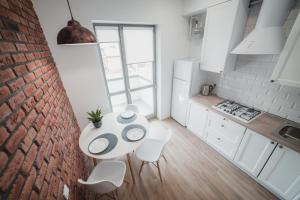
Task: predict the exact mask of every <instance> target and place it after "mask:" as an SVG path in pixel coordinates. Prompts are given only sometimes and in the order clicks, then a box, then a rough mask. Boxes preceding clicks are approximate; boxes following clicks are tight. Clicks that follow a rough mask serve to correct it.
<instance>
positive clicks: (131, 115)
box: [121, 110, 135, 119]
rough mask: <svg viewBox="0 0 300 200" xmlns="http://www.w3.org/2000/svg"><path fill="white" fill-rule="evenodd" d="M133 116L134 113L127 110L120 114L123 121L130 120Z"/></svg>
mask: <svg viewBox="0 0 300 200" xmlns="http://www.w3.org/2000/svg"><path fill="white" fill-rule="evenodd" d="M134 115H135V112H133V111H131V110H128V111H125V112H122V113H121V117H122V118H124V119H130V118H131V117H133V116H134Z"/></svg>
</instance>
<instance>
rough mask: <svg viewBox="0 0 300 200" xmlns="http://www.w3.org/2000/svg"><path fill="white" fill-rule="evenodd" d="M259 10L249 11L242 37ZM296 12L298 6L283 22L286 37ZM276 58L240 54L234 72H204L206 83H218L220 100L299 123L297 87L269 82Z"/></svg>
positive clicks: (299, 111) (252, 23) (251, 26)
mask: <svg viewBox="0 0 300 200" xmlns="http://www.w3.org/2000/svg"><path fill="white" fill-rule="evenodd" d="M298 2H300V1H298ZM259 9H260V6H255V7H253V8H251V10H250V13H249V17H248V21H247V28H246V30H245V34H244V35H247V34H248V33H249V32H251V30H252V29H253V28H254V26H255V23H256V20H257V16H258V12H259ZM299 10H300V3H298V4H297V6H296V7H295V9H293V10H292V12H291V13H290V15H289V17H288V19H287V21H286V23H285V29H286V31H287V34H288V32H289V31H290V29H291V27H292V25H293V23H294V20H295V18H296V16H297V14H298V13H299ZM278 58H279V55H263V56H262V55H239V56H238V58H237V62H236V68H235V71H232V72H228V73H226V74H222V75H218V74H215V73H207V80H208V82H209V83H216V84H217V88H216V89H215V93H216V94H217V95H219V96H220V97H223V98H226V99H231V100H235V101H237V102H240V103H242V104H245V105H247V106H253V107H256V108H258V109H261V110H263V111H266V112H269V113H272V114H275V115H278V116H281V117H284V118H287V119H289V120H292V121H296V122H299V123H300V88H293V87H288V86H282V85H278V84H276V83H271V82H270V76H271V74H272V72H273V69H274V67H275V65H276V62H277V60H278Z"/></svg>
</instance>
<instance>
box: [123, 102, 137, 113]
mask: <svg viewBox="0 0 300 200" xmlns="http://www.w3.org/2000/svg"><path fill="white" fill-rule="evenodd" d="M126 110H131V111H133V112H135V113H139V108H138V107H137V105H134V104H127V106H126V108H125V111H126Z"/></svg>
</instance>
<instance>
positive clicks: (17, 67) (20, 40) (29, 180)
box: [0, 0, 90, 199]
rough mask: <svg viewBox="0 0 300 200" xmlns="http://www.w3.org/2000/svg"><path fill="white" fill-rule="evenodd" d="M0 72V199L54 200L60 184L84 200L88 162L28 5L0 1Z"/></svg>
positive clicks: (13, 0)
mask: <svg viewBox="0 0 300 200" xmlns="http://www.w3.org/2000/svg"><path fill="white" fill-rule="evenodd" d="M50 20H51V19H50ZM0 69H1V73H0V79H1V85H0V102H1V104H0V121H1V127H0V190H1V195H0V199H7V198H8V199H37V198H38V197H40V199H53V198H54V199H59V198H60V197H61V196H62V190H63V184H64V183H66V184H67V185H68V186H69V187H70V189H71V198H70V199H84V195H85V191H84V190H83V189H82V188H80V187H79V186H78V184H77V179H78V177H84V176H85V175H86V174H87V169H89V168H90V162H88V158H86V157H85V156H84V155H82V154H81V152H80V150H79V147H78V137H79V134H80V130H79V127H78V124H77V121H76V119H75V117H74V114H73V111H72V107H71V105H70V102H69V100H68V97H67V95H66V92H65V90H64V87H63V85H62V82H61V79H60V77H59V74H58V71H57V68H56V66H55V63H54V61H53V58H52V56H51V53H50V51H49V47H48V45H47V42H46V39H45V36H44V34H43V32H42V29H41V26H40V24H39V21H38V18H37V16H36V14H35V12H34V9H33V6H32V3H31V1H30V0H0ZM86 163H89V164H86Z"/></svg>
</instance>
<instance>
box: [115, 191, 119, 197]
mask: <svg viewBox="0 0 300 200" xmlns="http://www.w3.org/2000/svg"><path fill="white" fill-rule="evenodd" d="M115 192H116V197H117V199H119V193H118V189H116V190H115Z"/></svg>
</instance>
